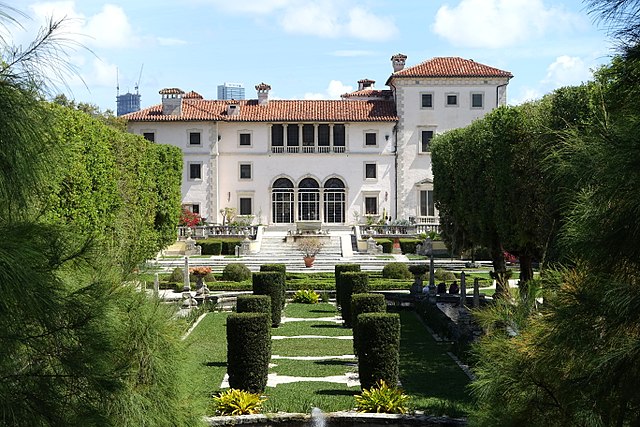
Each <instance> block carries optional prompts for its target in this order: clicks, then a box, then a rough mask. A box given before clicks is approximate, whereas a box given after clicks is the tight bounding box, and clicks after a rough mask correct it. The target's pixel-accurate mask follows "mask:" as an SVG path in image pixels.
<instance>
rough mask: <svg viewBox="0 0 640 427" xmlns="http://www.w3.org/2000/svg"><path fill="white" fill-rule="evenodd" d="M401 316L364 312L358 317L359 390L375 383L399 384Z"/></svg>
mask: <svg viewBox="0 0 640 427" xmlns="http://www.w3.org/2000/svg"><path fill="white" fill-rule="evenodd" d="M399 361H400V316H399V315H398V314H397V313H363V314H360V315H359V316H358V375H359V377H360V387H361V388H362V389H363V390H364V389H369V388H371V387H373V386H374V385H375V384H376V382H378V381H380V380H384V381H385V382H386V383H387V384H393V385H395V384H397V383H398V371H399Z"/></svg>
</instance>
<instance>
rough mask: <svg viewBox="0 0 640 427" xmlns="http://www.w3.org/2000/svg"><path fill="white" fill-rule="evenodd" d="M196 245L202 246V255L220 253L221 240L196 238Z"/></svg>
mask: <svg viewBox="0 0 640 427" xmlns="http://www.w3.org/2000/svg"><path fill="white" fill-rule="evenodd" d="M197 244H198V245H200V247H201V248H202V255H220V254H222V241H221V240H216V239H205V240H198V243H197Z"/></svg>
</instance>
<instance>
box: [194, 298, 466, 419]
mask: <svg viewBox="0 0 640 427" xmlns="http://www.w3.org/2000/svg"><path fill="white" fill-rule="evenodd" d="M335 310H336V309H335V306H334V305H333V304H327V303H324V304H323V303H321V304H315V305H305V304H288V305H287V306H286V307H285V312H284V315H285V316H287V317H311V318H317V317H331V316H336V315H337V313H336V311H335ZM400 316H401V321H402V338H401V355H400V378H401V381H402V384H403V387H404V389H405V391H406V392H407V393H408V394H409V395H411V396H412V406H413V408H414V409H420V410H425V411H426V412H428V413H433V414H436V415H442V414H448V415H454V416H458V415H464V414H465V413H466V411H467V410H468V407H469V406H468V405H469V397H468V395H467V393H466V391H465V386H466V384H467V383H468V379H467V377H466V376H465V375H464V373H463V372H462V371H461V370H460V369H459V368H458V367H457V366H456V365H455V364H454V362H453V361H452V360H451V359H450V358H449V357H448V356H447V355H446V351H447V347H446V346H445V345H442V344H436V342H435V341H434V340H433V338H432V337H431V336H430V335H428V333H427V332H426V330H425V329H424V327H423V326H422V324H421V323H420V322H419V321H418V320H417V317H416V316H415V314H414V313H413V312H409V311H406V312H405V311H403V312H401V313H400ZM226 317H227V314H226V313H209V314H208V315H207V316H206V317H205V318H204V319H203V321H202V322H201V323H200V324H199V325H198V327H196V328H195V330H194V331H193V333H192V334H191V335H190V336H189V337H188V338H187V340H186V343H187V351H188V359H189V365H190V372H192V374H193V375H192V376H191V389H192V390H193V398H194V399H195V400H196V401H197V402H198V404H199V408H201V410H202V413H203V414H205V413H211V412H210V411H211V409H210V405H209V402H210V399H209V397H210V396H211V394H212V393H214V392H216V391H218V390H219V387H220V383H221V382H222V379H223V377H224V374H225V372H226V336H225V334H226V331H225V322H226ZM272 335H274V336H296V335H324V336H344V335H351V330H350V329H346V328H344V327H342V326H341V325H340V324H336V323H332V322H327V321H320V320H313V321H304V322H290V323H284V324H282V325H281V326H280V327H278V328H274V329H272ZM272 354H274V355H276V354H277V355H279V356H337V355H345V354H353V343H352V340H338V339H331V338H321V339H311V338H289V339H282V340H273V342H272ZM272 364H273V365H275V366H274V367H272V368H270V373H276V374H278V375H280V376H285V375H286V376H300V377H324V376H339V375H344V374H346V373H348V372H357V362H356V360H355V359H325V360H290V359H273V360H272ZM359 392H360V388H359V387H348V386H347V385H346V384H339V383H329V382H294V383H288V384H279V385H278V386H277V387H267V389H266V391H265V394H266V395H267V397H268V400H267V402H266V405H265V409H266V411H268V412H278V411H283V412H302V413H309V412H310V411H311V409H312V408H314V407H318V408H320V409H322V410H323V411H324V412H333V411H339V410H349V409H351V408H353V406H354V400H353V395H354V394H357V393H359Z"/></svg>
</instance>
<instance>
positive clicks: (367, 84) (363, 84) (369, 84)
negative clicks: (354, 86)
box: [358, 79, 376, 90]
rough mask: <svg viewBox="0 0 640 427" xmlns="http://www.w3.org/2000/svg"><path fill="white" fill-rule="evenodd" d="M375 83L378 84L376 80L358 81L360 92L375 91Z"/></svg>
mask: <svg viewBox="0 0 640 427" xmlns="http://www.w3.org/2000/svg"><path fill="white" fill-rule="evenodd" d="M375 83H376V81H375V80H370V79H362V80H358V90H364V89H373V85H374V84H375Z"/></svg>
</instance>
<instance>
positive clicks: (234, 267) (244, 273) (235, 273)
mask: <svg viewBox="0 0 640 427" xmlns="http://www.w3.org/2000/svg"><path fill="white" fill-rule="evenodd" d="M249 279H251V270H249V268H248V267H247V266H246V265H244V264H227V265H226V266H225V267H224V270H222V280H224V281H225V282H244V281H245V280H249Z"/></svg>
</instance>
